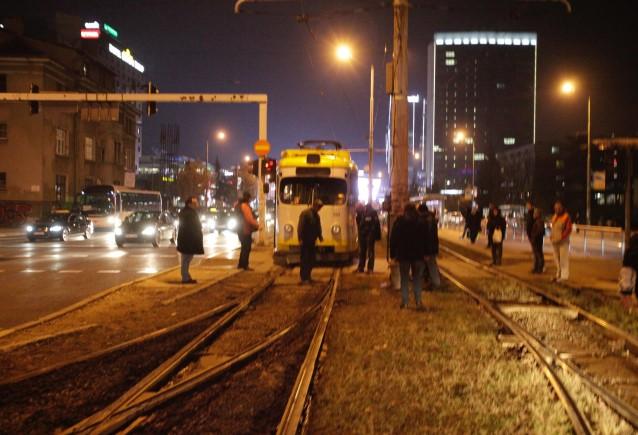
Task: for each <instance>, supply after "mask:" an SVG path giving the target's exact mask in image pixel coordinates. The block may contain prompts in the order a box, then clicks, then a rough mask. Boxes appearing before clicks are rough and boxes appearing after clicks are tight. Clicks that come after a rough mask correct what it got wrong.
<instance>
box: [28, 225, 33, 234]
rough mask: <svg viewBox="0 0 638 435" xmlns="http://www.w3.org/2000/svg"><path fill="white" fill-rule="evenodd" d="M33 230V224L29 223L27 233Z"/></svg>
mask: <svg viewBox="0 0 638 435" xmlns="http://www.w3.org/2000/svg"><path fill="white" fill-rule="evenodd" d="M32 231H33V226H32V225H27V233H30V232H32Z"/></svg>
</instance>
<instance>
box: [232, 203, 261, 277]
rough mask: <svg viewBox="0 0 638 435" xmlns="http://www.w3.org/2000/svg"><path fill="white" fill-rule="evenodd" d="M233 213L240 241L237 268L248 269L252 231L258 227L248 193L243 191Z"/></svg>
mask: <svg viewBox="0 0 638 435" xmlns="http://www.w3.org/2000/svg"><path fill="white" fill-rule="evenodd" d="M235 214H236V215H237V217H238V220H239V223H238V225H237V237H239V243H241V251H240V253H239V263H238V264H237V269H244V270H250V268H249V267H248V259H249V257H250V250H251V248H252V246H253V233H254V232H255V231H257V230H258V229H259V224H258V223H257V220H256V219H255V215H254V213H253V210H252V209H251V208H250V193H248V192H244V194H243V195H242V197H241V198H240V199H239V202H238V203H237V204H236V205H235Z"/></svg>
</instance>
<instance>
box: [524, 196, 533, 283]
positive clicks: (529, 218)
mask: <svg viewBox="0 0 638 435" xmlns="http://www.w3.org/2000/svg"><path fill="white" fill-rule="evenodd" d="M524 217H525V234H527V240H529V244H530V245H531V247H532V253H533V252H534V243H533V242H532V227H533V226H534V205H533V204H532V201H531V200H529V199H528V200H527V201H525V216H524ZM532 273H534V271H533V270H532Z"/></svg>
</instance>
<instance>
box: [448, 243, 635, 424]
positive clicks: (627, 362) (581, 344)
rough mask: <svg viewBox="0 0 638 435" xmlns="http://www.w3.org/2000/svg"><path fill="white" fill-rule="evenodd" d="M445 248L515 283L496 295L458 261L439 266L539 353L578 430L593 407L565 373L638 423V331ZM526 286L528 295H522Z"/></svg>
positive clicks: (463, 260) (462, 260) (466, 263)
mask: <svg viewBox="0 0 638 435" xmlns="http://www.w3.org/2000/svg"><path fill="white" fill-rule="evenodd" d="M441 250H442V251H443V252H444V253H445V254H448V255H449V256H450V257H451V258H453V259H454V261H458V262H460V263H461V264H462V265H463V267H464V268H466V269H467V266H470V267H473V268H476V269H477V270H481V271H483V272H486V273H487V274H489V275H491V276H493V277H494V278H496V279H500V280H504V281H503V282H511V283H515V284H516V286H517V289H515V290H514V291H510V293H511V296H510V298H509V299H508V297H507V293H508V291H507V289H505V290H502V291H500V292H499V293H500V294H499V295H498V296H496V295H494V294H491V291H490V290H489V289H486V288H482V285H481V284H480V283H479V281H476V280H474V281H473V280H472V279H469V278H468V276H467V272H466V273H465V276H464V277H461V276H460V275H461V274H460V273H459V269H457V268H456V267H446V266H445V265H442V266H441V269H442V273H443V275H444V276H445V277H446V278H447V279H448V280H450V281H451V282H452V283H454V285H456V286H457V287H458V288H460V289H461V290H462V291H463V292H465V293H466V294H468V295H469V296H470V297H472V298H473V299H474V300H476V301H477V302H478V303H479V304H480V305H481V306H482V307H483V308H484V309H485V310H486V311H487V312H488V313H489V314H490V315H491V316H492V317H493V318H495V319H496V320H497V321H498V322H499V323H500V324H501V325H503V327H504V328H506V329H507V331H508V332H509V333H511V334H512V335H513V336H514V337H515V339H514V340H510V342H512V341H514V342H517V343H518V344H519V345H521V346H524V347H525V348H526V349H527V350H528V351H529V352H530V353H531V354H532V355H533V356H534V357H535V359H536V362H537V364H538V366H539V367H540V368H541V369H542V371H543V373H544V374H545V376H546V377H547V379H548V380H549V382H550V384H551V385H552V387H553V388H554V391H555V392H556V394H557V396H558V398H559V399H560V401H561V403H562V404H563V406H564V407H565V410H566V412H567V414H568V416H569V417H570V420H571V421H572V424H573V427H574V430H575V432H577V433H591V432H592V424H591V420H592V419H593V418H595V417H596V416H595V415H592V412H591V409H590V410H589V415H585V414H586V413H585V412H584V411H583V410H582V409H580V408H581V406H579V405H578V404H577V400H576V399H575V398H574V392H573V391H571V390H573V388H572V389H570V388H568V387H566V382H565V380H566V379H567V378H569V379H576V380H577V381H578V382H579V383H580V384H582V385H584V386H586V387H587V389H588V390H589V392H591V393H592V394H593V395H594V396H596V397H598V398H599V399H600V400H602V401H603V402H604V403H605V404H606V405H607V406H608V407H609V409H611V410H612V411H613V412H614V413H615V414H616V415H617V416H618V417H619V418H620V420H623V421H625V422H627V424H628V425H630V426H632V427H633V428H634V429H636V428H638V392H636V391H635V390H636V389H635V386H636V385H638V359H637V358H636V355H635V353H634V352H635V350H636V347H635V346H636V343H638V340H637V339H636V337H634V336H632V335H631V334H629V333H627V332H626V331H623V330H622V329H620V328H618V327H616V326H615V325H612V324H610V323H609V322H607V321H605V320H604V319H601V318H599V317H597V316H595V315H594V314H592V313H590V312H588V311H586V310H585V309H583V308H581V307H579V306H577V305H575V304H572V303H570V302H569V301H565V300H563V299H562V298H560V297H558V296H556V295H553V294H551V293H549V292H548V291H547V290H546V289H543V288H541V287H539V286H538V285H535V284H533V283H529V282H527V281H525V280H521V279H519V278H517V277H516V276H512V275H511V274H509V273H506V272H503V271H501V270H497V269H495V268H492V267H488V266H486V265H483V264H481V263H479V262H477V261H475V260H473V259H471V258H468V257H466V256H464V255H463V254H460V253H459V252H457V251H455V250H453V249H451V248H449V247H447V246H442V247H441ZM442 263H445V262H444V261H442ZM450 264H451V263H450ZM453 270H454V271H453ZM470 282H472V283H470ZM503 287H507V285H503ZM526 291H527V292H529V295H528V296H523V295H522V293H525V292H526ZM503 298H504V299H505V300H503ZM499 299H501V300H499ZM521 300H522V302H521ZM613 364H616V365H615V366H614V365H613ZM601 367H610V368H611V367H622V369H623V370H622V374H621V375H618V374H616V373H614V370H604V369H602V370H601ZM572 384H573V382H572ZM622 386H625V387H627V388H622Z"/></svg>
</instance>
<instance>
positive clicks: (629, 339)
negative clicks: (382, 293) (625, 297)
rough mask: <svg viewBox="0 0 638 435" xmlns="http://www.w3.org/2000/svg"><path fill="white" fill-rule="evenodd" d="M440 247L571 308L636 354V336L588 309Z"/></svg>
mask: <svg viewBox="0 0 638 435" xmlns="http://www.w3.org/2000/svg"><path fill="white" fill-rule="evenodd" d="M441 249H442V250H443V251H445V252H447V253H449V254H451V255H453V256H455V257H456V258H458V259H460V260H461V261H464V262H466V263H468V264H471V265H473V266H476V267H479V268H481V269H483V270H486V271H488V272H490V273H492V274H494V275H500V276H502V277H505V278H509V279H511V280H513V281H516V282H518V283H519V284H522V285H524V286H526V287H529V288H530V289H531V290H533V291H534V292H535V293H536V294H538V295H540V296H542V297H544V298H546V299H548V300H550V301H552V302H554V303H555V304H558V305H562V306H564V307H567V308H569V309H571V310H574V311H576V312H577V313H578V315H579V316H582V317H584V318H585V319H587V320H589V321H590V322H592V323H595V324H596V325H598V326H599V327H601V328H603V329H604V330H605V331H607V332H609V333H611V334H612V335H613V336H614V337H615V338H617V339H620V340H622V341H623V342H624V344H625V346H626V347H628V349H629V350H631V351H632V352H633V353H637V354H638V338H637V337H635V336H633V335H631V334H630V333H628V332H627V331H625V330H623V329H621V328H619V327H617V326H615V325H614V324H612V323H609V322H608V321H607V320H605V319H602V318H600V317H598V316H596V315H595V314H592V313H590V312H589V311H587V310H585V309H584V308H581V307H579V306H578V305H574V304H573V303H571V302H569V301H568V300H566V299H563V298H562V297H560V296H557V295H553V294H551V293H549V292H548V291H547V290H545V289H543V288H542V287H539V286H538V285H536V284H534V283H532V282H529V281H527V280H524V279H521V278H519V277H518V276H516V275H514V274H512V273H509V272H505V271H503V270H497V269H494V268H492V267H489V266H486V265H485V264H482V263H480V262H478V261H476V260H473V259H471V258H469V257H467V256H465V255H463V254H460V253H458V252H456V251H454V250H453V249H451V248H449V247H447V246H441Z"/></svg>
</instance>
